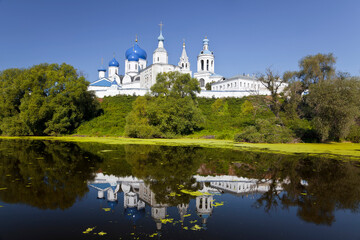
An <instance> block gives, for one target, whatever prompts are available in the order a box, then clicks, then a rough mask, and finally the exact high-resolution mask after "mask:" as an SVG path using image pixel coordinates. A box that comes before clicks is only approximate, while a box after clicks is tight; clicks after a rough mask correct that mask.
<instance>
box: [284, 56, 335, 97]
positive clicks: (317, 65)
mask: <svg viewBox="0 0 360 240" xmlns="http://www.w3.org/2000/svg"><path fill="white" fill-rule="evenodd" d="M335 63H336V59H335V57H334V55H333V54H332V53H328V54H322V53H318V54H316V55H308V56H306V57H304V58H302V59H301V60H300V62H299V68H300V70H299V71H292V72H291V71H289V72H286V73H284V77H283V78H284V80H286V81H289V82H293V81H299V82H301V83H302V92H303V91H305V90H307V89H309V87H310V85H312V84H315V83H318V82H321V81H323V80H329V79H332V78H333V77H334V76H335V66H334V65H335ZM302 92H301V93H302Z"/></svg>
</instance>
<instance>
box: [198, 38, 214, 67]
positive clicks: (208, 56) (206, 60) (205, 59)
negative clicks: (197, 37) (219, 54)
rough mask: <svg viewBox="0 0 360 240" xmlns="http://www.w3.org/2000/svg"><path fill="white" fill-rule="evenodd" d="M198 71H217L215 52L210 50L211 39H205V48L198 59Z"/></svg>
mask: <svg viewBox="0 0 360 240" xmlns="http://www.w3.org/2000/svg"><path fill="white" fill-rule="evenodd" d="M197 71H198V72H199V73H200V72H210V73H214V72H215V63H214V53H213V52H210V51H209V39H207V37H205V39H204V40H203V50H202V51H201V52H200V54H199V56H198V60H197Z"/></svg>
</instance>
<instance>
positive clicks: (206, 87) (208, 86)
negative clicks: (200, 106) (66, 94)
mask: <svg viewBox="0 0 360 240" xmlns="http://www.w3.org/2000/svg"><path fill="white" fill-rule="evenodd" d="M214 82H215V81H211V82H208V83H206V84H205V89H206V90H208V91H210V90H211V84H213V83H214Z"/></svg>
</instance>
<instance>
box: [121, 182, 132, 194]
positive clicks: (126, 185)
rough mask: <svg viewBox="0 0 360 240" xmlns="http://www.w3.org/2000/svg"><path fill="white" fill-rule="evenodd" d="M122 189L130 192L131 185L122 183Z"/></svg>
mask: <svg viewBox="0 0 360 240" xmlns="http://www.w3.org/2000/svg"><path fill="white" fill-rule="evenodd" d="M121 189H122V191H123V192H124V193H128V192H130V189H131V186H130V185H128V184H124V183H122V184H121Z"/></svg>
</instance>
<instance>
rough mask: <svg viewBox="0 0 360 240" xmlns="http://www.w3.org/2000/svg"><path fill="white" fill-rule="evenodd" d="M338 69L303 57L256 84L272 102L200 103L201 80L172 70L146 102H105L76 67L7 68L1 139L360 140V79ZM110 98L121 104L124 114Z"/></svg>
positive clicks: (330, 59) (1, 88)
mask: <svg viewBox="0 0 360 240" xmlns="http://www.w3.org/2000/svg"><path fill="white" fill-rule="evenodd" d="M335 63H336V59H335V57H334V56H333V54H331V53H330V54H317V55H309V56H306V57H304V58H302V59H301V60H300V61H299V69H298V70H297V71H287V72H285V73H284V74H282V75H280V74H278V73H276V71H274V70H272V69H267V70H266V71H265V72H264V73H263V74H258V76H257V78H258V79H259V80H260V82H261V83H262V84H263V85H264V87H266V88H267V89H268V90H269V92H270V95H269V96H261V95H256V94H254V95H251V96H248V97H244V98H241V99H235V98H219V99H204V98H198V97H197V96H196V94H197V93H199V92H200V87H199V83H198V81H197V80H196V79H195V78H192V77H191V76H190V75H189V74H181V73H179V72H168V73H160V74H158V76H157V81H156V83H155V84H154V85H153V86H152V87H151V93H150V94H148V95H146V96H140V97H130V96H129V97H125V98H126V99H125V98H119V97H108V98H105V99H104V101H103V103H101V104H100V103H99V102H98V100H97V99H96V98H95V95H94V93H92V92H89V91H87V87H88V84H89V83H88V82H87V81H86V80H85V78H84V77H83V76H81V74H79V73H78V72H77V71H76V69H74V68H73V67H72V66H70V65H67V64H61V65H58V64H40V65H36V66H33V67H31V68H28V69H7V70H4V71H1V72H0V134H2V135H10V136H14V135H20V136H24V135H25V136H27V135H59V134H72V133H79V132H80V133H81V134H87V133H88V132H90V130H89V129H91V134H93V133H96V132H97V130H99V129H100V128H103V127H106V128H107V129H106V131H105V134H103V135H111V134H112V133H114V134H115V135H117V136H128V137H137V138H173V137H179V136H183V135H189V134H191V135H193V136H194V137H205V138H226V139H231V138H232V139H235V140H236V141H245V142H269V143H275V142H284V143H285V142H326V141H342V140H350V141H353V142H359V141H360V109H359V106H360V105H359V101H360V98H358V95H359V93H360V85H359V84H360V81H359V77H355V76H351V75H350V74H348V73H344V72H339V71H336V68H335ZM284 83H287V87H286V88H285V90H284V91H282V92H280V91H279V89H280V87H279V86H281V84H284ZM111 99H113V100H116V101H118V102H119V101H121V104H120V105H121V107H120V108H121V109H120V110H119V107H118V106H117V105H118V104H117V102H116V101H111ZM124 100H125V102H123V101H124ZM102 113H103V114H102ZM79 126H80V128H79ZM100 132H101V131H100ZM103 132H104V131H103Z"/></svg>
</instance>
